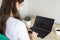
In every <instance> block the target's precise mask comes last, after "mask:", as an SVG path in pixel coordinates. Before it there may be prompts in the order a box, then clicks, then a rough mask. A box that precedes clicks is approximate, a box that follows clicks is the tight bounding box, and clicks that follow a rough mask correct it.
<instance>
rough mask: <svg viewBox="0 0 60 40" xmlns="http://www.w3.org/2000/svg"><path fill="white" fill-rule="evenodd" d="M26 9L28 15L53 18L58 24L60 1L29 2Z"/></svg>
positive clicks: (30, 0)
mask: <svg viewBox="0 0 60 40" xmlns="http://www.w3.org/2000/svg"><path fill="white" fill-rule="evenodd" d="M28 7H29V9H28V10H29V11H28V13H29V14H30V15H32V16H36V15H40V16H44V17H49V18H54V19H55V23H58V24H60V0H29V1H28Z"/></svg>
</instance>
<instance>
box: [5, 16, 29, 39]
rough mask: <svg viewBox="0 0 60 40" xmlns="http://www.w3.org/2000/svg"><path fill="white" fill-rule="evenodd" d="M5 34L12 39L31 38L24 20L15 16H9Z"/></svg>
mask: <svg viewBox="0 0 60 40" xmlns="http://www.w3.org/2000/svg"><path fill="white" fill-rule="evenodd" d="M5 34H6V36H7V37H8V38H9V39H10V40H30V38H29V35H28V32H27V28H26V26H25V24H24V22H22V21H20V20H18V19H16V18H14V17H9V18H8V20H7V22H6V33H5Z"/></svg>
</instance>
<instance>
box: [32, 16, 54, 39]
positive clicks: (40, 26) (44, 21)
mask: <svg viewBox="0 0 60 40" xmlns="http://www.w3.org/2000/svg"><path fill="white" fill-rule="evenodd" d="M53 23H54V19H51V18H46V17H42V16H36V19H35V23H34V25H33V27H31V30H33V31H35V32H37V33H38V37H40V38H44V37H45V36H47V35H48V34H49V33H50V32H51V30H52V26H53Z"/></svg>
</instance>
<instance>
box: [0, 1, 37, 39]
mask: <svg viewBox="0 0 60 40" xmlns="http://www.w3.org/2000/svg"><path fill="white" fill-rule="evenodd" d="M23 2H24V0H2V5H1V8H0V34H4V35H6V36H7V37H8V38H9V39H10V40H30V38H29V35H28V32H27V29H26V26H25V24H24V23H23V22H22V21H21V17H20V14H19V12H18V10H19V9H21V7H22V6H23ZM34 35H35V36H36V33H35V32H33V33H32V35H31V38H32V40H35V39H36V37H35V36H34Z"/></svg>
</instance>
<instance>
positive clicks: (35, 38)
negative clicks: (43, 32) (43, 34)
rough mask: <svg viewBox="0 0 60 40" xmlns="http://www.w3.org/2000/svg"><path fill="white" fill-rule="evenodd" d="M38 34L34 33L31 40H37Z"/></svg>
mask: <svg viewBox="0 0 60 40" xmlns="http://www.w3.org/2000/svg"><path fill="white" fill-rule="evenodd" d="M37 35H38V34H37V33H36V32H34V31H33V32H32V34H31V40H37Z"/></svg>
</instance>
